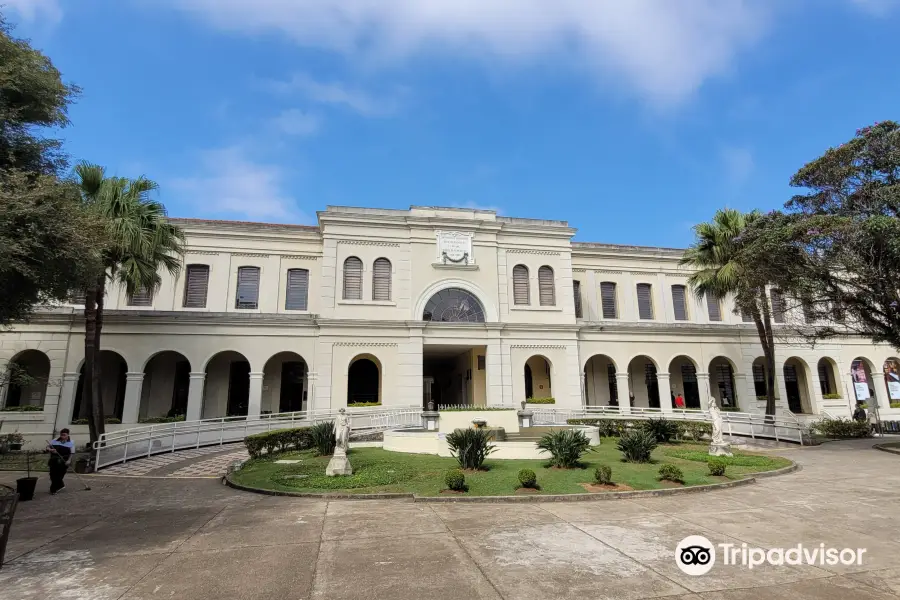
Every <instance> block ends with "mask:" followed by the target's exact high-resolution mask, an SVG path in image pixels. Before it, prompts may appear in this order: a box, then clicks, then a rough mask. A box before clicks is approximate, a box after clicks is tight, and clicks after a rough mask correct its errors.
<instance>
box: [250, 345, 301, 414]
mask: <svg viewBox="0 0 900 600" xmlns="http://www.w3.org/2000/svg"><path fill="white" fill-rule="evenodd" d="M308 370H309V369H308V368H307V366H306V361H305V360H303V357H302V356H300V355H299V354H297V353H296V352H279V353H278V354H276V355H274V356H273V357H272V358H270V359H269V360H268V361H266V366H265V367H263V397H262V407H261V408H262V414H267V413H276V412H295V411H300V410H306V406H307V397H308V388H307V385H308V384H307V380H308V378H307V372H308Z"/></svg>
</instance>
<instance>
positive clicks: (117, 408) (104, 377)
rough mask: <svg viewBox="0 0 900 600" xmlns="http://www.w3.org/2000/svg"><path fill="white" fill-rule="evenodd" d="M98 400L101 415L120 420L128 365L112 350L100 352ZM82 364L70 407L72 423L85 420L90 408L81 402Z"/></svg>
mask: <svg viewBox="0 0 900 600" xmlns="http://www.w3.org/2000/svg"><path fill="white" fill-rule="evenodd" d="M99 365H100V400H101V402H102V403H103V415H104V416H105V417H106V418H107V419H108V418H111V417H112V418H116V419H118V420H120V421H121V420H122V410H123V409H124V408H125V380H126V374H127V373H128V363H127V362H125V359H124V358H122V355H121V354H119V353H118V352H114V351H112V350H101V351H100V360H99ZM84 383H85V378H84V364H83V363H82V365H81V369H80V370H79V375H78V388H77V389H76V390H75V403H74V405H73V407H72V421H73V422H74V421H79V420H82V419H87V418H88V417H90V414H91V407H90V406H88V405H87V403H86V402H82V398H83V396H84Z"/></svg>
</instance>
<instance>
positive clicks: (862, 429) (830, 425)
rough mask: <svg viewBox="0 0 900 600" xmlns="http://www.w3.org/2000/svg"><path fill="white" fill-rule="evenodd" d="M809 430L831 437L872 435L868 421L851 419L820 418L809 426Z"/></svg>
mask: <svg viewBox="0 0 900 600" xmlns="http://www.w3.org/2000/svg"><path fill="white" fill-rule="evenodd" d="M809 429H810V431H812V432H814V433H818V434H820V435H823V436H825V437H827V438H832V439H848V438H867V437H872V426H871V425H869V422H868V421H854V420H851V419H822V420H821V421H817V422H815V423H813V424H812V425H810V426H809Z"/></svg>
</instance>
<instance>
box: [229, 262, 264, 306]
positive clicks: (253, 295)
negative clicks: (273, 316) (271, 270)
mask: <svg viewBox="0 0 900 600" xmlns="http://www.w3.org/2000/svg"><path fill="white" fill-rule="evenodd" d="M234 307H235V308H243V309H251V310H253V309H256V308H259V267H239V268H238V280H237V298H236V300H235V303H234Z"/></svg>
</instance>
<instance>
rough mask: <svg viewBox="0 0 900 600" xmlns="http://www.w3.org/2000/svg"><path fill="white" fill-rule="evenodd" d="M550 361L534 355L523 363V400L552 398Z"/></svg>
mask: <svg viewBox="0 0 900 600" xmlns="http://www.w3.org/2000/svg"><path fill="white" fill-rule="evenodd" d="M552 384H553V382H552V380H551V377H550V361H549V360H547V359H546V358H544V357H543V356H541V355H539V354H536V355H535V356H532V357H531V358H529V359H528V360H526V361H525V399H526V400H529V399H531V398H552V397H553V388H552Z"/></svg>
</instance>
